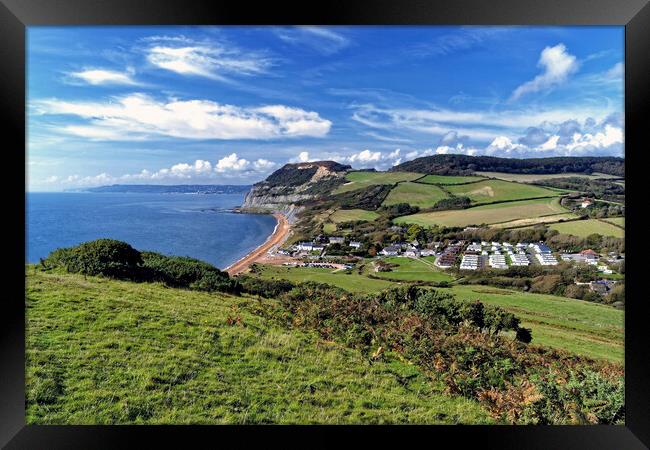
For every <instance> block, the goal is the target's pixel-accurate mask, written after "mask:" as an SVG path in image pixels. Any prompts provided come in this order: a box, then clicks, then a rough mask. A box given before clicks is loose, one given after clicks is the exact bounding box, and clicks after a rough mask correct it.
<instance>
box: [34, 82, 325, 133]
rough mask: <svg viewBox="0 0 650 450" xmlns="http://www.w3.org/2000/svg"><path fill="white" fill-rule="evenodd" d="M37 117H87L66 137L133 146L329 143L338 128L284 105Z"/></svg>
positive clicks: (43, 110) (121, 109)
mask: <svg viewBox="0 0 650 450" xmlns="http://www.w3.org/2000/svg"><path fill="white" fill-rule="evenodd" d="M34 113H35V114H61V115H73V116H77V117H81V118H83V119H85V120H86V121H87V124H84V125H70V126H65V127H62V129H61V131H62V132H65V133H68V134H73V135H76V136H80V137H84V138H89V139H95V140H117V141H119V140H133V139H144V138H147V137H155V136H166V137H174V138H184V139H274V138H282V137H298V136H309V137H323V136H325V135H326V134H327V133H328V132H329V130H330V127H331V125H332V123H331V122H330V121H329V120H326V119H323V118H321V117H320V116H319V115H318V113H316V112H312V111H305V110H303V109H300V108H293V107H288V106H283V105H271V106H264V107H254V108H247V107H238V106H233V105H224V104H220V103H216V102H213V101H210V100H185V101H183V100H178V99H169V100H167V101H158V100H156V99H154V98H152V97H150V96H147V95H145V94H138V93H135V94H130V95H126V96H123V97H114V98H112V99H111V100H110V101H108V102H75V101H64V100H58V99H50V100H40V101H36V102H34Z"/></svg>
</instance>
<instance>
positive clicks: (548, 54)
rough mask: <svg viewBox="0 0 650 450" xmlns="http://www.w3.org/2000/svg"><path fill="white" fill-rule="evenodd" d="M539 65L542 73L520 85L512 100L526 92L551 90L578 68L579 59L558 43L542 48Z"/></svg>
mask: <svg viewBox="0 0 650 450" xmlns="http://www.w3.org/2000/svg"><path fill="white" fill-rule="evenodd" d="M538 66H539V67H541V68H542V73H541V74H539V75H537V76H536V77H535V78H533V79H532V80H530V81H527V82H525V83H524V84H522V85H520V86H518V87H517V88H516V89H515V90H514V91H513V93H512V95H511V97H510V100H512V101H514V100H517V99H519V98H520V97H521V96H523V95H525V94H530V93H533V92H538V91H544V90H549V89H552V88H554V87H556V86H558V85H560V84H562V83H564V82H565V81H567V79H568V78H569V76H570V75H571V74H573V73H574V72H576V71H577V70H578V61H577V59H576V57H575V56H574V55H571V54H570V53H569V52H568V51H567V49H566V46H565V45H564V44H557V45H556V46H554V47H546V48H544V50H542V53H541V55H540V57H539V62H538Z"/></svg>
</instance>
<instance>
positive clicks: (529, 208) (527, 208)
mask: <svg viewBox="0 0 650 450" xmlns="http://www.w3.org/2000/svg"><path fill="white" fill-rule="evenodd" d="M475 184H478V183H475ZM469 186H472V185H469ZM566 212H567V210H566V209H564V208H563V207H562V206H560V203H559V201H558V199H557V198H541V199H534V200H522V201H517V202H505V203H495V204H492V205H482V206H476V207H473V208H468V209H459V210H451V211H433V212H426V213H417V214H412V215H409V216H402V217H398V218H396V219H394V220H393V222H395V223H398V224H402V223H416V224H418V225H422V226H432V225H442V226H447V227H462V226H466V225H479V224H482V223H486V224H493V223H502V222H509V221H513V220H519V219H530V218H533V217H540V216H546V215H551V214H561V213H566Z"/></svg>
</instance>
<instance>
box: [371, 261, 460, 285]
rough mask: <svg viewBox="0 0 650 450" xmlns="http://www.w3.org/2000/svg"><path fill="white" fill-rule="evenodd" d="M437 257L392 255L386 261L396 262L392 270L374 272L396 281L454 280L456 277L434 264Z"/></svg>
mask: <svg viewBox="0 0 650 450" xmlns="http://www.w3.org/2000/svg"><path fill="white" fill-rule="evenodd" d="M434 260H435V258H434V257H432V256H427V257H424V258H419V259H412V258H399V257H392V258H386V259H385V260H384V261H386V262H388V263H390V264H396V265H397V267H394V268H392V270H391V271H390V272H376V273H373V275H374V276H376V277H381V278H385V279H387V280H396V281H427V282H434V283H438V282H441V281H448V282H449V281H453V280H454V278H453V277H452V276H451V275H449V274H448V273H445V272H444V271H442V269H439V268H438V267H436V266H434V265H433V262H434Z"/></svg>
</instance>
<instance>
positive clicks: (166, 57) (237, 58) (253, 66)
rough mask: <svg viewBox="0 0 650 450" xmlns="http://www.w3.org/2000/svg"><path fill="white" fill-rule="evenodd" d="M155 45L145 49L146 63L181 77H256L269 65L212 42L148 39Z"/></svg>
mask: <svg viewBox="0 0 650 450" xmlns="http://www.w3.org/2000/svg"><path fill="white" fill-rule="evenodd" d="M148 40H149V41H154V42H156V43H157V45H152V46H150V47H149V48H147V50H146V55H147V61H149V62H150V63H151V64H153V65H154V66H156V67H159V68H161V69H165V70H169V71H172V72H175V73H178V74H181V75H195V76H201V77H206V78H211V79H215V80H226V78H225V76H224V75H226V74H240V75H256V74H260V73H264V72H266V71H267V70H268V68H269V67H271V66H272V64H273V63H272V61H271V59H270V58H267V57H265V56H263V55H261V54H258V53H254V52H244V51H242V50H239V49H237V48H235V47H229V46H228V47H227V46H225V45H223V44H218V43H214V42H194V41H192V40H190V39H187V38H184V37H177V39H172V38H170V37H151V38H150V39H148Z"/></svg>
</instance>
